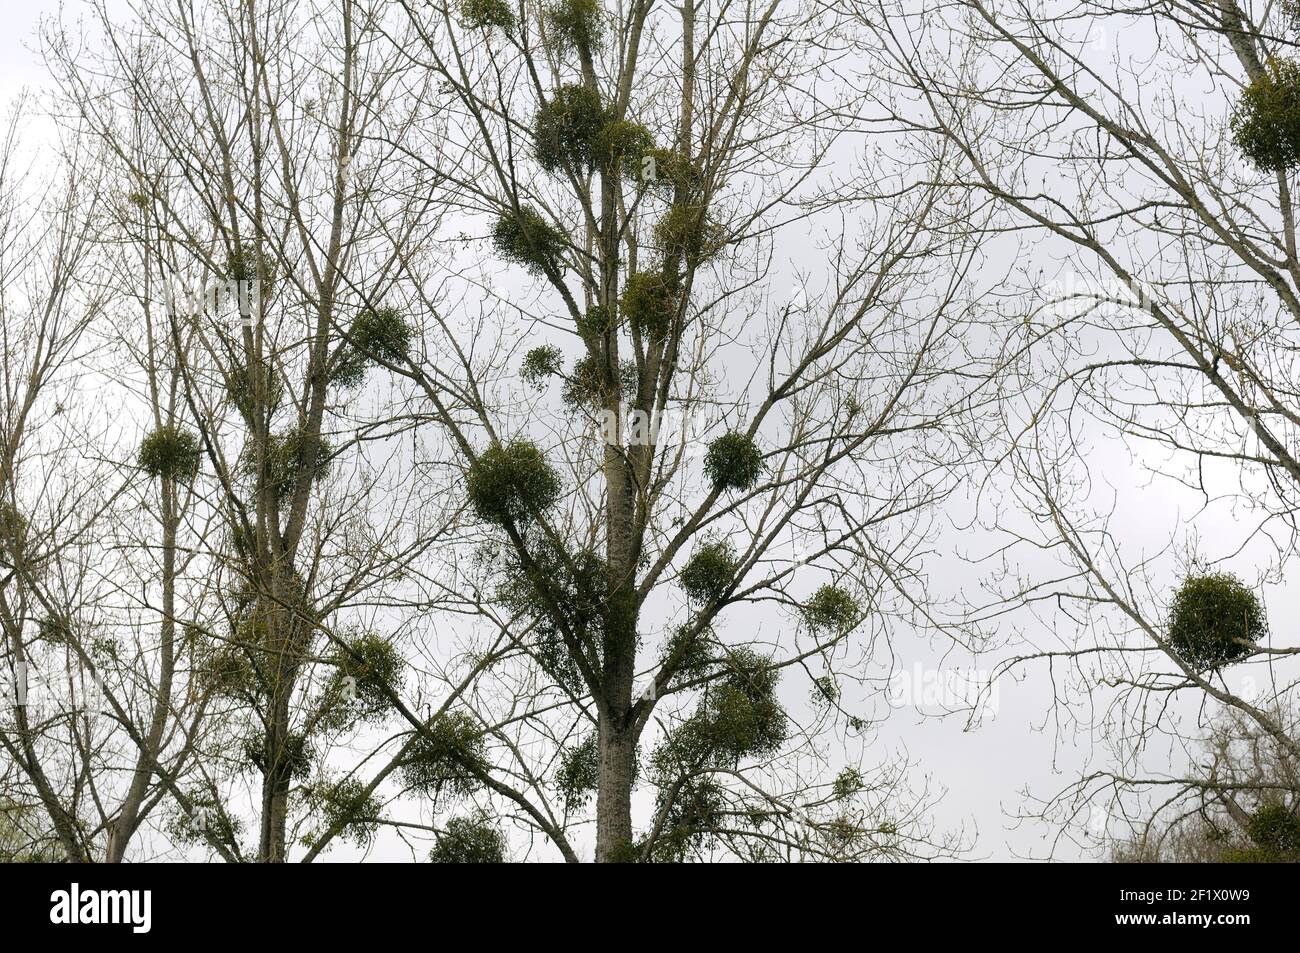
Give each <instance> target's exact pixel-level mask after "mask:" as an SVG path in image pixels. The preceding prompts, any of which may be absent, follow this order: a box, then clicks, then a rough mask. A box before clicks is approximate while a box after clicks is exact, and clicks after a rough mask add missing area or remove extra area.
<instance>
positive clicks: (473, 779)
mask: <svg viewBox="0 0 1300 953" xmlns="http://www.w3.org/2000/svg"><path fill="white" fill-rule="evenodd" d="M486 771H487V761H486V758H485V755H484V743H483V734H482V732H481V731H480V730H479V728H478V726H477V725H476V724H475V723H474V720H473V719H472V718H470V716H469V715H466V714H463V713H460V712H452V713H448V714H444V715H440V716H438V717H437V718H435V719H434V720H433V722H432V723H431V724H430V725H429V726H428V727H426V728H425V729H424V730H423V731H421V732H420V733H419V734H418V735H416V737H415V740H414V742H412V744H411V747H410V748H409V749H407V752H406V755H405V756H404V757H403V759H402V764H401V772H402V777H403V779H404V780H405V781H406V783H407V785H408V786H409V787H410V788H412V789H413V790H415V791H419V792H420V793H422V794H426V795H431V796H433V797H437V796H438V795H440V794H443V793H446V794H450V795H451V796H453V797H466V796H468V795H470V794H473V793H474V792H475V791H477V790H478V789H479V787H480V786H482V783H483V782H482V781H481V780H480V775H482V774H484V773H485V772H486Z"/></svg>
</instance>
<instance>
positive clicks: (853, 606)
mask: <svg viewBox="0 0 1300 953" xmlns="http://www.w3.org/2000/svg"><path fill="white" fill-rule="evenodd" d="M802 611H803V619H804V622H806V623H808V627H809V628H810V629H813V630H814V631H819V632H838V633H843V632H847V631H849V630H850V629H852V628H853V626H854V625H856V624H857V621H858V616H859V615H860V614H861V611H862V609H861V607H860V606H859V605H858V600H856V599H854V598H853V597H852V596H851V595H849V593H848V592H846V591H845V590H844V589H841V588H840V587H839V586H832V585H830V584H829V583H828V584H826V585H824V586H822V587H821V588H820V589H818V590H817V591H816V592H814V593H813V594H812V596H811V597H810V598H809V599H808V601H807V602H805V603H804V605H803V610H802Z"/></svg>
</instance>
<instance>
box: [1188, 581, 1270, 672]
mask: <svg viewBox="0 0 1300 953" xmlns="http://www.w3.org/2000/svg"><path fill="white" fill-rule="evenodd" d="M1267 631H1268V629H1267V625H1266V623H1265V621H1264V610H1263V608H1262V607H1261V606H1260V603H1259V598H1258V597H1257V596H1256V595H1255V593H1253V592H1251V591H1250V590H1249V589H1248V588H1246V586H1245V585H1243V584H1242V582H1241V580H1239V579H1238V578H1237V577H1236V576H1233V575H1231V574H1229V573H1208V574H1206V575H1201V576H1189V577H1188V578H1187V579H1186V580H1185V581H1184V582H1183V584H1182V586H1181V587H1180V588H1179V589H1178V592H1177V593H1175V594H1174V601H1173V606H1172V609H1171V611H1170V613H1169V629H1168V640H1169V645H1170V647H1171V648H1173V650H1174V651H1175V652H1176V653H1178V656H1179V658H1181V659H1182V660H1183V661H1184V662H1185V663H1186V664H1187V665H1188V666H1189V667H1190V668H1192V669H1193V670H1195V671H1198V672H1200V671H1205V670H1207V669H1216V668H1219V667H1221V666H1223V665H1229V664H1231V663H1233V662H1239V661H1241V660H1242V659H1244V658H1246V657H1247V656H1249V655H1252V654H1253V653H1254V651H1255V650H1254V648H1253V644H1254V643H1257V642H1259V641H1261V640H1262V639H1263V638H1264V637H1265V635H1266V634H1267ZM1243 639H1244V640H1245V643H1243V642H1242V641H1239V640H1243Z"/></svg>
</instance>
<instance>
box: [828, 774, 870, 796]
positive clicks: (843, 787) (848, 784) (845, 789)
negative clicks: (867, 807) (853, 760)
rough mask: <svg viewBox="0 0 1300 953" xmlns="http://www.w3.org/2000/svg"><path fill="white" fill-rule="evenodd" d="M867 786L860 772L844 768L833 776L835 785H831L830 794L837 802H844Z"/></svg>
mask: <svg viewBox="0 0 1300 953" xmlns="http://www.w3.org/2000/svg"><path fill="white" fill-rule="evenodd" d="M866 786H867V782H866V781H865V780H864V779H863V777H862V772H861V771H859V770H858V769H857V768H852V767H850V768H845V769H844V770H843V771H841V772H840V773H839V774H837V775H836V776H835V783H834V784H833V785H831V794H832V796H833V797H834V798H835V800H837V801H845V800H848V799H849V798H851V797H852V796H853V795H855V794H857V793H858V792H859V791H861V790H862V789H863V788H865V787H866Z"/></svg>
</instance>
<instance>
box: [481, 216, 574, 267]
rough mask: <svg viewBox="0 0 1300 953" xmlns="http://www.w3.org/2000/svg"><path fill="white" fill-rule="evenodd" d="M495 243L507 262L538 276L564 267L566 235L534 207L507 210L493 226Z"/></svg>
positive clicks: (493, 241)
mask: <svg viewBox="0 0 1300 953" xmlns="http://www.w3.org/2000/svg"><path fill="white" fill-rule="evenodd" d="M492 244H493V245H494V246H495V248H496V250H497V253H498V254H499V255H500V256H501V257H502V258H504V259H505V260H506V261H509V262H513V263H514V264H516V265H522V266H523V267H525V268H527V269H528V270H529V271H530V272H531V273H533V274H535V275H540V274H544V273H545V272H546V271H547V270H548V269H552V270H555V271H559V270H561V268H562V257H561V256H562V255H563V253H564V246H565V240H564V234H563V233H562V232H561V231H560V230H559V229H558V228H556V227H555V226H553V225H552V224H550V222H548V221H546V219H545V218H543V217H542V216H541V214H540V213H539V212H538V211H537V210H536V209H532V208H523V209H520V211H519V214H517V215H516V214H514V213H511V212H507V213H506V214H504V215H502V216H501V217H500V218H498V219H497V221H496V224H495V225H493V226H492Z"/></svg>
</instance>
